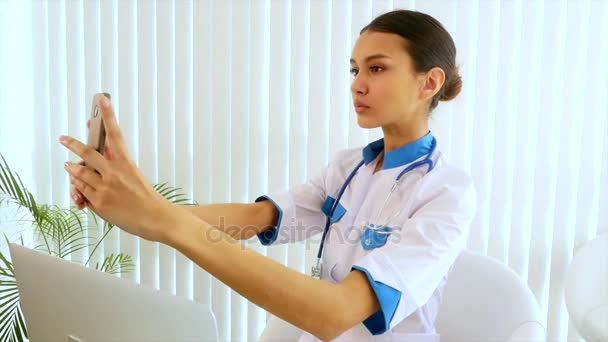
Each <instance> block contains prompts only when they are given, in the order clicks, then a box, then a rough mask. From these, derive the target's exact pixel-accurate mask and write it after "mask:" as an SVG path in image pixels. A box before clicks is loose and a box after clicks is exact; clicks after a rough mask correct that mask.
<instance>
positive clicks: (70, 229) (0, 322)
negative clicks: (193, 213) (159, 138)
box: [0, 154, 196, 341]
mask: <svg viewBox="0 0 608 342" xmlns="http://www.w3.org/2000/svg"><path fill="white" fill-rule="evenodd" d="M0 158H1V161H0V210H1V209H2V206H3V205H4V206H5V207H9V206H10V207H15V208H16V209H17V210H16V213H18V214H22V215H21V216H20V217H18V218H17V219H16V220H15V221H14V222H16V223H20V224H29V227H28V228H26V230H29V232H30V233H33V234H32V235H34V245H35V247H34V249H37V250H41V251H44V252H46V253H48V254H50V255H53V256H56V257H60V258H66V257H68V256H70V255H71V254H72V253H75V252H77V251H81V250H84V249H87V250H88V251H89V253H88V258H87V261H86V262H85V263H84V265H85V266H88V267H94V268H95V269H97V270H99V271H103V272H107V273H110V274H116V273H128V272H131V271H132V270H133V269H134V266H135V265H134V263H133V259H132V258H131V256H130V255H128V254H125V253H118V254H110V255H108V256H106V257H105V259H104V260H103V262H102V264H101V265H100V264H99V263H96V264H95V266H91V265H90V262H91V259H92V257H93V255H94V254H95V252H96V251H97V249H98V247H99V246H100V244H101V243H102V242H103V240H104V239H105V238H106V236H107V235H108V233H110V231H112V229H113V228H114V225H112V224H110V223H108V222H105V221H104V222H103V224H100V221H102V220H100V219H98V218H97V216H96V215H95V214H94V213H93V212H92V211H90V210H89V209H85V210H83V211H81V210H78V209H77V208H75V207H70V208H62V207H59V206H56V205H48V204H38V203H37V202H36V200H35V199H34V196H33V195H32V193H31V192H30V191H29V190H27V189H26V187H25V186H24V184H23V182H22V181H21V178H20V177H19V175H18V174H17V173H16V172H14V171H13V170H11V168H10V167H9V165H8V163H7V162H6V160H5V159H4V157H3V156H2V155H1V154H0ZM154 189H155V190H156V191H157V192H158V193H160V194H161V195H163V196H164V197H165V198H167V199H168V200H170V201H171V202H173V203H175V204H182V205H192V204H196V202H193V201H191V200H190V199H188V198H186V196H185V195H184V194H183V193H181V192H180V191H181V190H182V189H180V188H174V187H170V186H168V185H167V183H163V184H156V185H154ZM87 218H91V219H92V221H93V222H92V223H93V224H92V225H91V224H85V223H87ZM100 226H101V229H100V228H99V227H100ZM22 232H23V231H22ZM4 240H5V242H6V243H7V244H8V243H9V241H10V240H9V238H8V237H7V236H6V235H4ZM19 240H20V243H21V244H22V245H23V238H22V235H21V237H20V239H19ZM27 338H28V334H27V326H26V322H25V319H24V317H23V312H22V310H21V306H20V301H19V292H18V290H17V283H16V280H15V274H14V270H13V265H12V263H11V261H9V260H8V258H6V256H5V255H4V254H3V253H2V252H0V341H24V340H25V339H27Z"/></svg>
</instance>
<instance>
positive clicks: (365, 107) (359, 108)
mask: <svg viewBox="0 0 608 342" xmlns="http://www.w3.org/2000/svg"><path fill="white" fill-rule="evenodd" d="M368 109H369V107H368V106H355V112H357V113H363V112H365V111H366V110H368Z"/></svg>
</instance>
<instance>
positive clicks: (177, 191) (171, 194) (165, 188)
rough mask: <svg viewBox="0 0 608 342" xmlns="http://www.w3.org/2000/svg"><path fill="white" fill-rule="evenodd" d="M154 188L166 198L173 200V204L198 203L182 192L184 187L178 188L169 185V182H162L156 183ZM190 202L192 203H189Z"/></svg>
mask: <svg viewBox="0 0 608 342" xmlns="http://www.w3.org/2000/svg"><path fill="white" fill-rule="evenodd" d="M153 188H154V190H155V191H156V192H158V193H159V194H160V195H161V196H163V197H164V198H166V199H167V200H168V201H170V202H172V203H173V204H182V205H196V204H197V202H196V201H194V200H191V199H189V198H188V197H187V196H188V195H186V194H184V193H183V192H182V188H176V187H172V186H169V185H167V183H166V182H165V183H161V184H154V186H153ZM188 202H190V203H188Z"/></svg>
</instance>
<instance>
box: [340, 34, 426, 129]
mask: <svg viewBox="0 0 608 342" xmlns="http://www.w3.org/2000/svg"><path fill="white" fill-rule="evenodd" d="M350 64H351V73H352V75H353V80H352V84H351V93H352V97H353V105H354V107H355V112H356V113H357V121H358V123H359V126H361V127H362V128H376V127H390V126H393V125H398V126H402V125H410V124H413V123H415V122H413V121H416V120H426V118H427V114H428V103H427V102H428V101H424V100H423V99H421V89H422V87H424V79H425V76H424V73H417V72H415V70H414V66H413V61H412V59H411V57H410V56H409V54H408V53H407V52H406V50H405V40H404V39H403V38H402V37H401V36H399V35H396V34H392V33H381V32H364V33H363V34H362V35H360V36H359V39H357V42H356V43H355V46H354V48H353V51H352V57H351V60H350Z"/></svg>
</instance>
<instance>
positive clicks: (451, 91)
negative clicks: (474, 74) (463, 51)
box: [439, 71, 462, 101]
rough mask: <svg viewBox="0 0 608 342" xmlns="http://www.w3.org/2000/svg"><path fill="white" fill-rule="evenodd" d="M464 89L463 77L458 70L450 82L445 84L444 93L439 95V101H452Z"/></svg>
mask: <svg viewBox="0 0 608 342" xmlns="http://www.w3.org/2000/svg"><path fill="white" fill-rule="evenodd" d="M461 90H462V78H460V75H459V74H458V71H456V72H455V73H454V75H452V77H451V79H450V83H449V84H446V85H444V89H443V93H442V94H441V96H440V97H439V101H450V100H452V99H454V98H455V97H456V96H458V94H460V91H461Z"/></svg>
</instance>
